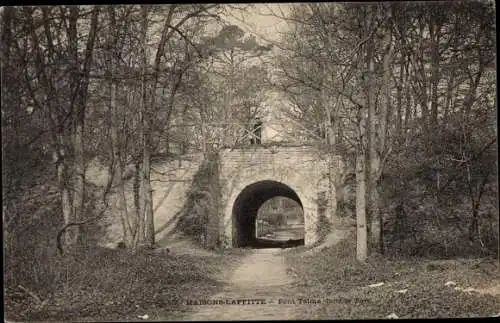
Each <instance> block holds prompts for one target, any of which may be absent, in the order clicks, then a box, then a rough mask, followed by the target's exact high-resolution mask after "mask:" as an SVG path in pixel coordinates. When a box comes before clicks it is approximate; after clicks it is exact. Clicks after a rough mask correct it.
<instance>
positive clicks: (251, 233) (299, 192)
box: [219, 146, 342, 247]
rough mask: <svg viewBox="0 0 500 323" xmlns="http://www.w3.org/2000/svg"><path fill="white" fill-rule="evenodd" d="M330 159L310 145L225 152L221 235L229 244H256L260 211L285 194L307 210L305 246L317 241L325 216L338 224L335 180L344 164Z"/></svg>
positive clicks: (221, 158) (223, 158) (221, 178)
mask: <svg viewBox="0 0 500 323" xmlns="http://www.w3.org/2000/svg"><path fill="white" fill-rule="evenodd" d="M325 155H326V154H324V153H321V152H320V151H319V150H318V149H317V148H315V147H311V146H298V147H280V146H273V147H264V146H250V147H245V148H238V149H223V150H221V151H220V170H219V171H220V173H219V174H220V184H221V187H222V192H221V193H222V202H221V214H220V216H219V220H220V223H219V234H220V236H219V237H220V238H221V239H222V240H223V241H225V244H226V245H228V246H232V247H245V246H251V245H252V242H253V241H254V239H255V236H256V235H255V232H256V228H255V226H256V221H255V220H256V217H257V212H258V210H259V208H260V207H261V206H262V204H263V203H264V202H266V201H267V200H269V199H271V198H273V197H276V196H284V197H288V198H291V199H293V200H295V201H296V202H297V203H298V204H299V205H301V206H302V209H303V213H304V231H305V237H304V240H305V241H304V243H305V245H312V244H314V243H315V242H317V241H318V239H319V235H318V226H320V225H324V222H321V221H320V217H321V216H324V218H325V219H326V220H327V221H329V222H330V223H332V224H333V223H336V222H338V221H336V218H337V215H336V214H335V209H336V208H335V206H334V205H333V204H332V201H336V196H335V194H336V192H335V185H334V182H335V180H336V178H339V176H340V174H341V169H342V165H341V162H340V158H337V157H334V158H332V157H330V158H327V157H325ZM322 223H323V224H322Z"/></svg>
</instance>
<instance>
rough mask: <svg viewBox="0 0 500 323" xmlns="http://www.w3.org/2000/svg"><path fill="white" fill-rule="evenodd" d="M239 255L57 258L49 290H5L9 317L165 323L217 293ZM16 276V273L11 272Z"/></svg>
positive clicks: (99, 252)
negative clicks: (141, 318)
mask: <svg viewBox="0 0 500 323" xmlns="http://www.w3.org/2000/svg"><path fill="white" fill-rule="evenodd" d="M238 259H239V257H238V255H233V254H231V255H230V256H229V255H227V254H223V255H217V254H214V255H213V256H203V257H202V256H192V255H175V256H172V255H171V254H167V253H166V252H163V251H158V250H151V251H141V252H140V253H136V254H133V253H131V252H130V251H127V250H110V249H91V250H87V251H80V252H73V253H70V254H68V255H65V256H64V257H57V258H54V259H52V260H51V266H53V268H52V269H53V272H57V273H58V276H57V277H56V278H55V279H53V281H52V282H51V284H50V285H47V286H46V288H40V287H39V288H36V287H33V286H30V285H29V282H26V283H23V286H24V287H26V288H28V289H29V290H31V291H32V292H33V293H34V294H36V295H37V296H38V297H39V298H40V299H41V300H42V301H43V303H44V304H43V305H41V304H37V303H36V302H35V299H34V297H32V296H30V295H28V294H27V293H26V292H23V291H22V290H21V289H20V288H19V287H18V286H15V285H14V286H7V288H6V290H5V294H4V295H5V302H4V306H5V316H6V318H7V319H9V320H14V321H33V320H35V321H44V320H62V321H67V320H85V321H87V320H89V321H90V320H98V321H108V320H118V321H122V320H138V315H144V314H148V316H149V319H150V320H155V319H156V320H161V319H165V318H169V317H170V316H175V315H179V313H180V314H182V313H183V312H184V311H186V310H187V309H186V308H184V307H183V306H182V302H181V301H182V300H183V299H185V298H191V299H193V298H201V297H206V296H209V295H212V294H214V293H217V292H219V291H220V290H221V288H222V283H221V282H219V281H218V280H217V279H216V278H217V277H219V276H220V275H221V274H223V273H224V272H227V271H229V270H230V269H231V268H234V267H233V266H234V265H236V264H237V262H238V261H237V260H238ZM11 274H12V273H11Z"/></svg>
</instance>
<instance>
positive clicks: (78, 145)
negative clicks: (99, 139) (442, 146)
mask: <svg viewBox="0 0 500 323" xmlns="http://www.w3.org/2000/svg"><path fill="white" fill-rule="evenodd" d="M78 11H79V9H78V7H77V6H71V7H70V8H69V12H70V14H69V29H68V41H69V46H68V51H69V57H70V60H71V61H70V66H71V70H72V73H71V94H72V97H73V98H75V97H76V99H71V100H74V101H73V102H71V104H72V105H74V106H75V113H74V115H73V152H74V158H73V162H74V165H73V169H74V180H73V214H72V215H73V218H72V219H71V221H70V222H80V221H82V220H83V217H84V207H85V161H84V154H83V122H84V117H85V114H84V111H85V107H84V106H82V104H84V102H81V101H82V97H81V96H82V93H81V90H80V86H79V85H80V83H81V76H80V68H79V60H78V43H77V40H78V38H77V37H78V33H77V20H78ZM75 101H76V102H75ZM81 229H82V227H81V226H73V227H71V228H68V230H71V231H73V234H74V238H75V239H76V240H75V241H72V242H83V241H82V240H83V236H82V232H81Z"/></svg>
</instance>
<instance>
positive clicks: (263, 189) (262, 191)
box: [232, 180, 304, 248]
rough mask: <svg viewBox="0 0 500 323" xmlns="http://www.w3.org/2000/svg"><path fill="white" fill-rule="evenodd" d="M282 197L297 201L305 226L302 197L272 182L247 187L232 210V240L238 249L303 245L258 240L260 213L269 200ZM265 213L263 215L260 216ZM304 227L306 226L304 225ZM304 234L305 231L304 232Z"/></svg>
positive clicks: (300, 242) (296, 240)
mask: <svg viewBox="0 0 500 323" xmlns="http://www.w3.org/2000/svg"><path fill="white" fill-rule="evenodd" d="M276 197H283V198H287V199H290V200H292V201H294V202H295V203H296V204H297V205H298V207H299V208H300V211H301V214H300V216H301V217H302V219H301V221H302V223H303V216H304V212H303V205H302V202H301V201H300V198H299V196H298V195H297V193H295V191H294V190H293V189H292V188H290V187H289V186H287V185H285V184H283V183H281V182H277V181H272V180H264V181H259V182H256V183H253V184H251V185H248V186H247V187H245V188H244V189H243V190H242V191H241V192H240V194H239V195H238V197H237V198H236V200H235V202H234V205H233V209H232V223H233V234H232V236H233V239H232V245H233V247H237V248H244V247H250V248H270V247H282V248H284V247H293V246H298V245H303V244H304V238H303V235H302V238H300V237H298V238H291V239H287V240H283V239H266V238H264V239H263V238H261V237H259V236H258V232H257V229H258V216H259V209H261V207H262V206H263V205H264V204H265V203H266V202H267V201H269V200H271V199H273V198H276ZM261 213H262V212H261ZM302 226H303V225H302ZM302 230H303V229H302Z"/></svg>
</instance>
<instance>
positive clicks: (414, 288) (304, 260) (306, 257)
mask: <svg viewBox="0 0 500 323" xmlns="http://www.w3.org/2000/svg"><path fill="white" fill-rule="evenodd" d="M355 254H356V252H355V243H353V242H352V241H350V240H344V241H342V242H341V243H339V244H338V245H336V246H333V247H330V248H326V249H324V250H322V251H319V252H317V253H315V254H305V253H289V254H287V264H288V266H289V270H290V271H292V272H294V273H295V275H297V283H296V286H295V287H296V290H297V294H300V295H307V296H308V297H309V298H314V299H319V300H322V302H321V303H320V304H315V305H308V306H304V307H302V309H303V312H301V313H302V315H303V317H302V319H312V318H315V319H367V318H372V319H377V318H385V317H387V316H388V315H389V314H391V313H395V314H396V315H397V316H398V317H400V318H445V317H477V316H478V317H488V316H492V315H494V314H497V313H499V312H500V295H496V296H493V295H481V294H478V293H470V294H468V293H464V292H462V291H457V290H455V289H454V287H448V286H445V283H446V282H447V281H453V282H455V283H456V284H457V285H456V286H459V287H462V288H467V287H474V288H480V287H485V286H488V285H490V286H491V285H497V284H499V283H500V272H499V270H498V268H497V267H496V264H495V261H494V260H493V259H486V260H484V259H483V260H482V261H480V260H477V259H469V260H468V259H456V260H446V261H425V260H422V259H400V260H388V259H384V258H381V257H379V258H376V257H375V258H373V259H370V260H369V261H367V262H366V263H365V264H362V263H359V262H357V261H356V260H355V258H354V255H355ZM380 282H383V283H384V284H383V285H382V286H379V287H374V288H370V287H368V285H370V284H376V283H380ZM404 289H407V292H406V293H397V292H396V291H398V290H404ZM326 299H330V300H331V301H330V302H329V303H328V304H327V302H326Z"/></svg>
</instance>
